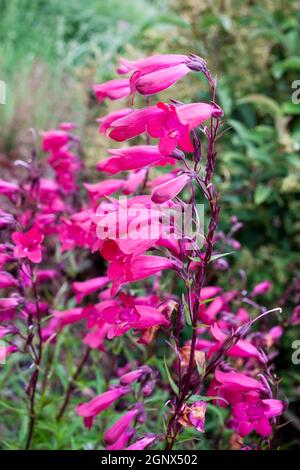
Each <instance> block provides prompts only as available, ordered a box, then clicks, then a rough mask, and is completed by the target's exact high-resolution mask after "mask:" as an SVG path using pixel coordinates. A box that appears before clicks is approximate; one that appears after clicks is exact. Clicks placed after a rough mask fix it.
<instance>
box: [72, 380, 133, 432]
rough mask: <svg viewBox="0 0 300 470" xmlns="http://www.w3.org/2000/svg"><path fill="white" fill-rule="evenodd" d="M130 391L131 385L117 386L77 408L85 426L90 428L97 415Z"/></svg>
mask: <svg viewBox="0 0 300 470" xmlns="http://www.w3.org/2000/svg"><path fill="white" fill-rule="evenodd" d="M129 391H130V388H129V387H116V388H113V389H112V390H108V391H107V392H104V393H101V395H98V396H97V397H95V398H93V399H92V400H91V401H89V402H87V403H82V404H81V405H78V406H77V408H76V413H77V414H78V415H79V416H82V417H83V421H84V424H85V426H86V427H87V428H88V429H90V428H91V427H92V425H93V421H94V419H95V417H96V416H97V415H99V414H100V413H101V412H102V411H104V410H106V409H107V408H108V407H109V406H110V405H112V404H113V403H114V402H115V401H117V400H118V399H119V398H121V397H122V396H123V395H126V394H127V393H128V392H129Z"/></svg>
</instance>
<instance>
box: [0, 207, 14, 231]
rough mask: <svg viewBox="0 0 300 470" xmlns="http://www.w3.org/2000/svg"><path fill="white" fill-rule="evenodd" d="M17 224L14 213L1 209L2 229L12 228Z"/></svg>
mask: <svg viewBox="0 0 300 470" xmlns="http://www.w3.org/2000/svg"><path fill="white" fill-rule="evenodd" d="M15 224H16V220H15V218H14V216H13V215H12V214H8V213H7V212H3V211H2V210H0V230H5V229H7V228H12V227H14V226H15Z"/></svg>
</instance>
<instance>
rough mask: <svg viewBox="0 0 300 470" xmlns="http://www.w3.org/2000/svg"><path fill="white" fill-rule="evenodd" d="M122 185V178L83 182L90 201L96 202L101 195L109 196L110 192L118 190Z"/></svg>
mask: <svg viewBox="0 0 300 470" xmlns="http://www.w3.org/2000/svg"><path fill="white" fill-rule="evenodd" d="M123 186H124V180H121V179H120V180H117V179H111V180H105V181H101V182H100V183H95V184H90V183H84V187H85V188H86V190H87V192H88V194H89V197H90V199H91V201H92V203H96V202H97V201H98V199H100V198H101V197H104V196H109V195H110V194H113V193H115V192H116V191H119V190H120V189H122V188H123Z"/></svg>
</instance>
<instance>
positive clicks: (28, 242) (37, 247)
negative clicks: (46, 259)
mask: <svg viewBox="0 0 300 470" xmlns="http://www.w3.org/2000/svg"><path fill="white" fill-rule="evenodd" d="M12 239H13V241H14V243H15V245H16V246H15V248H14V256H15V257H16V258H28V259H29V260H30V261H32V262H33V263H40V262H41V261H42V248H41V243H42V242H43V240H44V235H43V234H42V233H41V232H40V231H39V230H38V229H37V228H36V227H32V228H31V229H30V230H28V232H14V233H13V234H12Z"/></svg>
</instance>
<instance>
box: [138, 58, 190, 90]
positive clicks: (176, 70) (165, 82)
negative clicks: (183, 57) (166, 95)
mask: <svg viewBox="0 0 300 470" xmlns="http://www.w3.org/2000/svg"><path fill="white" fill-rule="evenodd" d="M189 72H191V69H189V68H188V67H187V66H186V65H185V64H178V65H174V66H173V67H168V68H165V69H159V70H153V71H152V72H147V71H144V72H143V71H139V70H138V71H136V72H134V73H133V75H132V77H131V79H130V88H131V92H135V91H138V92H139V93H140V94H141V95H146V96H147V95H153V94H155V93H159V92H160V91H163V90H165V89H167V88H169V87H171V86H172V85H174V84H175V83H176V82H177V81H178V80H180V79H181V78H182V77H184V76H185V75H187V74H188V73H189Z"/></svg>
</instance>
